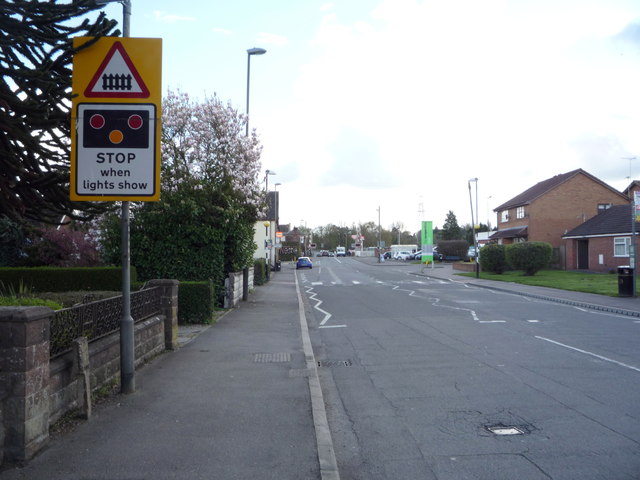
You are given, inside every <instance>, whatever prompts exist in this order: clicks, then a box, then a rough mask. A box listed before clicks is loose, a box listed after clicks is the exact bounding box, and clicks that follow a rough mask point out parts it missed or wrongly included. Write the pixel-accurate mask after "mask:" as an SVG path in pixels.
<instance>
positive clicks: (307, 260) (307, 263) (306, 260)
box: [296, 257, 313, 270]
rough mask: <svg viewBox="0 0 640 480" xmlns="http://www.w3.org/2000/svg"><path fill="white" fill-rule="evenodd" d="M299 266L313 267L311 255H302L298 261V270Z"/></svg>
mask: <svg viewBox="0 0 640 480" xmlns="http://www.w3.org/2000/svg"><path fill="white" fill-rule="evenodd" d="M299 268H313V263H312V262H311V259H310V258H309V257H300V258H298V261H297V262H296V270H297V269H299Z"/></svg>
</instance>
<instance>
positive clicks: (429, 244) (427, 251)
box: [421, 221, 433, 263]
mask: <svg viewBox="0 0 640 480" xmlns="http://www.w3.org/2000/svg"><path fill="white" fill-rule="evenodd" d="M421 262H422V263H433V222H431V221H423V222H422V259H421Z"/></svg>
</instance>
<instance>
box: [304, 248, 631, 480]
mask: <svg viewBox="0 0 640 480" xmlns="http://www.w3.org/2000/svg"><path fill="white" fill-rule="evenodd" d="M297 275H298V280H299V282H300V285H301V287H302V289H303V291H304V292H305V297H306V300H305V302H307V311H308V314H309V315H308V317H309V326H310V329H311V340H312V342H313V346H314V351H315V353H316V359H317V360H318V362H319V365H320V369H319V371H320V380H321V384H322V389H323V392H324V395H325V402H326V408H327V414H328V417H329V424H330V427H331V433H332V436H333V441H334V448H335V452H336V457H337V461H338V466H339V470H340V477H341V478H342V479H354V480H355V479H362V480H365V479H366V480H375V479H418V478H419V479H438V480H449V479H451V480H453V479H455V480H460V479H487V480H489V479H490V480H498V479H520V480H527V479H550V478H551V479H581V480H585V479H607V480H617V479H639V478H640V406H639V401H638V400H639V399H640V348H638V337H639V336H640V323H639V320H638V319H634V318H633V317H625V316H618V315H615V314H611V313H603V312H597V311H588V310H585V309H580V308H577V307H572V306H567V305H561V304H557V303H550V302H545V301H541V300H533V299H530V298H526V297H522V296H519V295H513V294H507V293H499V292H495V291H491V290H487V289H482V288H474V287H471V286H464V285H462V284H456V283H452V282H448V281H444V280H435V279H428V278H425V277H419V276H415V275H412V274H410V271H409V269H407V268H404V267H403V266H400V265H399V266H391V265H387V266H385V267H383V268H380V267H377V266H374V265H367V264H365V263H362V262H359V261H357V260H356V259H352V258H315V259H314V268H313V269H312V270H300V271H298V272H297Z"/></svg>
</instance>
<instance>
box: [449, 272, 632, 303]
mask: <svg viewBox="0 0 640 480" xmlns="http://www.w3.org/2000/svg"><path fill="white" fill-rule="evenodd" d="M460 275H462V276H466V277H475V273H461V274H460ZM480 278H483V279H485V280H495V281H498V282H513V283H520V284H523V285H533V286H536V287H551V288H559V289H561V290H570V291H574V292H585V293H596V294H598V295H607V296H610V297H617V296H618V275H615V274H610V273H584V272H568V271H563V270H542V271H540V272H538V273H536V274H535V275H533V276H524V275H523V274H522V272H521V271H511V272H505V273H503V274H502V275H498V274H495V273H485V272H480ZM637 287H638V285H636V292H637Z"/></svg>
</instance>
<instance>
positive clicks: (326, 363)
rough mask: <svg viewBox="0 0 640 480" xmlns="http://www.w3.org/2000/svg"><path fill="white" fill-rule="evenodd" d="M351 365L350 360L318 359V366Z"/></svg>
mask: <svg viewBox="0 0 640 480" xmlns="http://www.w3.org/2000/svg"><path fill="white" fill-rule="evenodd" d="M351 365H353V362H352V361H351V360H320V361H318V366H319V367H350V366H351Z"/></svg>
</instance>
